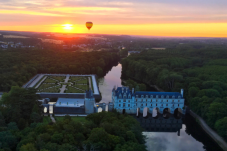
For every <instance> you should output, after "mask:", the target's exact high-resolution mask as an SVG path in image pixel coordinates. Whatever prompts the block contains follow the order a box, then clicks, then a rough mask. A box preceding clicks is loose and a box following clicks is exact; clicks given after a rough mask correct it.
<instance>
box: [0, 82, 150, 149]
mask: <svg viewBox="0 0 227 151" xmlns="http://www.w3.org/2000/svg"><path fill="white" fill-rule="evenodd" d="M46 118H49V117H46ZM74 118H75V117H74ZM42 119H43V116H42V108H40V104H39V102H38V101H37V95H36V90H35V89H34V88H29V89H24V88H20V87H12V89H11V91H10V92H9V93H4V94H3V96H2V100H0V151H38V150H40V151H90V150H99V151H124V150H125V151H135V150H136V151H146V146H145V145H144V143H145V137H144V136H143V135H142V128H141V127H140V125H139V123H138V122H137V121H136V120H135V119H134V118H133V117H132V116H129V115H123V114H120V113H117V112H116V111H114V112H101V113H95V114H90V115H88V116H87V117H86V120H85V121H83V122H82V121H80V122H79V121H74V120H73V119H71V117H70V116H65V118H64V120H63V121H61V120H59V121H58V120H57V122H56V123H52V122H49V123H48V122H42Z"/></svg>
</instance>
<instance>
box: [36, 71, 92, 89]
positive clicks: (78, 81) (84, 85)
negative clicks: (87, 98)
mask: <svg viewBox="0 0 227 151" xmlns="http://www.w3.org/2000/svg"><path fill="white" fill-rule="evenodd" d="M40 76H42V75H40ZM89 79H90V82H89ZM92 82H93V81H92V77H91V76H69V75H67V76H54V75H43V77H42V78H40V80H39V81H38V82H37V83H36V84H35V86H34V88H36V89H37V91H38V92H41V93H42V92H47V93H84V92H85V91H86V90H88V89H89V87H91V89H92V90H93V84H92ZM89 85H90V86H89Z"/></svg>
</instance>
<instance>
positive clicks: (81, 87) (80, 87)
mask: <svg viewBox="0 0 227 151" xmlns="http://www.w3.org/2000/svg"><path fill="white" fill-rule="evenodd" d="M74 86H75V87H77V88H79V89H82V90H84V91H85V90H88V88H89V87H88V85H74Z"/></svg>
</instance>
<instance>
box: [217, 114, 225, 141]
mask: <svg viewBox="0 0 227 151" xmlns="http://www.w3.org/2000/svg"><path fill="white" fill-rule="evenodd" d="M226 125H227V117H224V118H222V119H219V120H217V121H216V122H215V125H214V128H215V129H216V131H217V132H218V134H219V135H220V136H222V137H223V138H225V139H227V127H226Z"/></svg>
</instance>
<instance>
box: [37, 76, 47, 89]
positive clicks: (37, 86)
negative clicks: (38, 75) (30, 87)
mask: <svg viewBox="0 0 227 151" xmlns="http://www.w3.org/2000/svg"><path fill="white" fill-rule="evenodd" d="M46 78H47V76H46V77H45V78H43V80H42V81H40V82H39V84H38V85H37V86H36V87H35V88H36V89H37V88H38V87H39V86H40V85H41V84H42V83H43V81H44V80H46Z"/></svg>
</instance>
